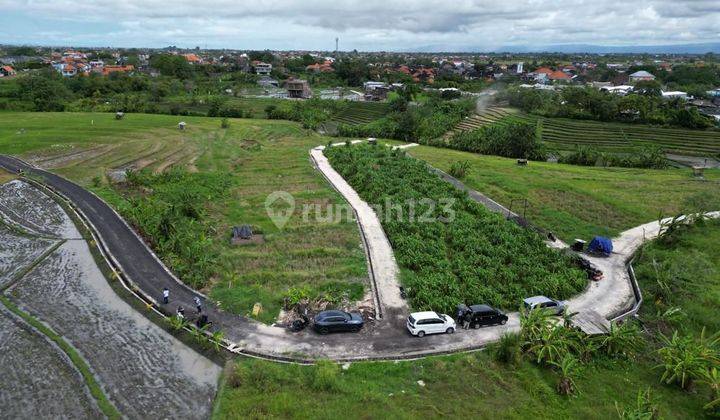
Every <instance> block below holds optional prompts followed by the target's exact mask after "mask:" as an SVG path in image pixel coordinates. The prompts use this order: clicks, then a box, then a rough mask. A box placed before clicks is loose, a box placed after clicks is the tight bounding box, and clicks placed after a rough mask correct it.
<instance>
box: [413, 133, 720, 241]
mask: <svg viewBox="0 0 720 420" xmlns="http://www.w3.org/2000/svg"><path fill="white" fill-rule="evenodd" d="M407 151H408V153H410V155H412V156H414V157H417V158H419V159H422V160H425V161H427V162H428V163H429V164H431V165H433V166H435V167H437V168H439V169H441V170H443V171H445V172H447V171H449V169H450V165H452V163H453V162H456V161H468V162H470V171H469V174H468V175H467V177H466V178H465V179H464V180H463V181H464V182H465V183H466V184H467V185H468V186H469V187H471V188H473V189H475V190H477V191H480V192H482V193H484V194H486V195H487V196H489V197H490V198H492V199H494V200H496V201H498V202H499V203H501V204H503V205H505V206H506V207H510V206H512V210H513V211H515V212H517V213H520V214H521V215H522V214H523V212H524V208H523V200H525V199H527V200H528V205H527V210H526V213H525V215H526V217H527V218H528V219H529V220H530V221H531V222H532V223H535V224H536V225H539V226H541V227H544V228H546V229H549V230H550V231H552V232H554V233H555V234H556V235H558V236H559V237H560V238H562V239H563V240H565V241H572V240H573V239H574V238H584V239H591V238H592V237H593V236H594V235H609V236H615V235H617V234H618V233H620V232H622V231H624V230H626V229H629V228H631V227H634V226H637V225H639V224H642V223H647V222H650V221H652V220H656V219H657V218H658V217H659V216H661V215H662V216H674V215H676V214H677V213H679V212H682V211H683V210H684V209H686V208H687V204H688V201H689V200H694V201H697V200H705V201H708V200H709V201H713V202H714V206H715V207H717V209H720V194H718V192H719V191H720V171H718V170H708V171H706V173H705V180H698V179H695V178H693V177H692V175H691V170H690V169H667V170H655V169H630V168H595V167H581V166H572V165H562V164H554V163H544V162H530V165H528V166H526V167H522V166H518V165H517V164H516V162H515V160H514V159H507V158H500V157H495V156H481V155H476V154H473V153H468V152H460V151H454V150H449V149H442V148H434V147H428V146H418V147H413V148H410V149H407Z"/></svg>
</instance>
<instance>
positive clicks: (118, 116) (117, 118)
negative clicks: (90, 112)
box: [115, 112, 125, 120]
mask: <svg viewBox="0 0 720 420" xmlns="http://www.w3.org/2000/svg"><path fill="white" fill-rule="evenodd" d="M124 117H125V113H124V112H116V113H115V119H116V120H122V119H123V118H124Z"/></svg>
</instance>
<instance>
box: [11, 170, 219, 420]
mask: <svg viewBox="0 0 720 420" xmlns="http://www.w3.org/2000/svg"><path fill="white" fill-rule="evenodd" d="M7 210H10V211H11V212H12V213H13V214H12V215H11V216H8V214H6V213H5V211H7ZM0 216H2V217H3V218H4V219H5V220H12V222H11V223H13V225H12V228H11V227H10V225H9V224H8V225H0V241H1V242H0V261H2V263H0V289H1V290H2V293H3V295H2V299H3V302H2V304H0V374H1V375H2V377H3V381H0V382H1V383H0V407H2V408H3V416H2V417H5V415H6V414H7V415H8V418H18V417H19V418H99V417H101V415H100V414H98V412H97V411H98V408H97V404H95V400H94V399H93V398H92V397H89V395H88V391H87V390H86V389H87V388H86V386H85V383H83V378H84V377H81V376H80V374H79V373H78V370H77V367H78V364H77V361H75V360H73V361H72V362H71V359H70V358H68V356H67V354H69V353H68V352H67V350H66V349H65V348H62V350H61V349H60V347H59V346H56V345H54V344H51V342H50V341H49V340H47V339H46V338H45V337H46V336H47V337H50V336H51V335H50V333H48V332H47V331H43V332H42V333H41V332H37V331H35V330H34V329H33V328H31V327H30V326H29V325H28V324H27V322H24V321H26V319H25V320H22V319H20V318H19V317H18V316H16V315H14V314H11V313H10V311H6V309H5V306H7V307H8V308H11V307H19V309H18V308H16V309H15V310H14V311H20V312H21V313H24V314H25V315H23V316H27V317H28V318H31V319H35V320H36V321H38V322H42V323H43V325H44V326H45V328H47V329H50V330H52V333H53V334H57V336H58V337H61V339H60V340H62V341H64V342H67V343H68V345H69V346H72V348H73V349H75V351H77V353H78V354H79V355H80V356H79V357H81V358H82V360H84V363H87V365H88V369H87V370H89V372H90V373H88V375H91V376H92V377H94V378H95V381H96V382H97V383H99V384H101V388H102V393H104V394H105V395H106V396H107V398H108V400H109V401H110V404H112V405H113V406H114V407H115V408H117V409H118V410H119V411H120V412H121V413H122V415H123V416H125V417H127V418H148V417H151V418H175V417H182V418H197V419H201V418H208V417H209V415H210V410H211V407H212V399H213V397H214V394H215V387H216V383H217V379H218V376H219V374H220V367H218V366H217V365H215V364H213V363H212V362H211V361H209V360H207V359H205V358H204V357H202V356H200V355H199V354H197V353H195V352H194V351H193V350H191V349H190V348H188V347H186V346H185V345H184V344H182V343H181V342H180V341H179V340H177V339H176V338H175V337H173V336H172V335H170V334H169V333H167V332H166V331H165V330H163V329H162V328H160V327H159V326H157V325H156V324H154V323H152V322H151V321H150V320H148V319H147V318H145V317H144V316H143V315H142V314H141V313H139V312H138V311H136V310H135V309H134V308H133V307H131V306H130V305H129V304H128V303H126V302H125V301H123V300H122V299H121V298H120V297H118V296H117V295H116V294H115V292H114V290H113V289H112V287H111V286H110V284H108V280H106V278H105V277H104V276H103V274H102V272H101V271H100V269H99V268H98V266H97V265H96V263H95V260H94V258H93V256H92V255H91V254H90V249H89V247H88V244H87V242H85V240H83V239H81V238H80V235H79V233H78V232H77V229H75V227H74V225H73V223H72V221H71V220H70V218H69V217H68V216H67V214H66V213H65V212H64V211H63V210H62V208H61V207H60V206H59V205H58V204H57V203H55V201H53V200H52V199H51V198H50V197H48V196H47V195H45V194H44V193H43V192H41V191H40V190H37V189H35V187H33V186H31V185H30V184H27V183H25V182H21V181H10V182H9V183H6V184H3V185H1V186H0ZM41 220H47V222H48V225H47V227H46V229H45V230H44V231H43V232H42V233H41V234H42V235H51V234H52V235H56V240H55V241H54V243H55V244H57V245H59V246H55V247H50V248H48V247H49V245H50V244H51V243H52V242H51V241H50V240H48V239H45V237H44V236H43V237H37V236H36V234H34V233H31V232H35V231H36V230H38V229H36V228H37V226H38V224H40V223H41ZM12 229H14V230H12ZM21 232H30V233H25V234H23V233H21ZM18 238H20V239H22V241H20V239H18ZM6 260H9V261H10V262H11V265H10V266H8V265H7V264H6V263H5V262H6ZM18 267H19V270H18V269H17V268H18ZM10 303H12V306H11V305H10ZM11 310H12V309H11ZM43 334H45V335H43ZM53 340H55V339H53ZM118 361H121V362H122V363H121V366H120V365H119V364H118ZM26 365H29V366H26ZM85 382H86V383H87V381H85ZM6 410H7V411H6Z"/></svg>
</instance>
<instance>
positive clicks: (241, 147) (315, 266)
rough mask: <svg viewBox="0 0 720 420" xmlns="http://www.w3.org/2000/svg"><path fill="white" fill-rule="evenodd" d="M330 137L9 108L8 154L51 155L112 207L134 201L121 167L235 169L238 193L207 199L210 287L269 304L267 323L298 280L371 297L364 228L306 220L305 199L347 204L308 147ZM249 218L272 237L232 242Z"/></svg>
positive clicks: (0, 120)
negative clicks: (271, 197) (119, 174)
mask: <svg viewBox="0 0 720 420" xmlns="http://www.w3.org/2000/svg"><path fill="white" fill-rule="evenodd" d="M179 121H185V122H186V123H187V128H186V129H185V130H183V131H180V130H178V129H177V123H178V122H179ZM325 143H327V140H326V139H324V138H322V137H320V136H318V135H316V134H315V133H313V132H310V131H307V130H303V129H302V128H300V126H299V125H298V124H296V123H291V122H286V121H267V120H250V119H238V120H231V122H230V127H229V128H227V129H222V128H221V127H220V119H219V118H202V117H186V116H183V117H180V116H167V115H145V114H127V115H126V116H125V118H124V119H123V120H120V121H117V120H115V118H114V115H113V114H100V113H0V152H2V153H10V154H15V155H19V156H21V157H24V158H28V159H30V158H33V159H48V160H45V161H40V162H39V164H40V165H41V166H43V165H44V163H51V165H50V166H51V167H52V170H53V171H56V172H58V173H60V174H62V175H64V176H67V177H69V178H70V179H73V180H75V181H77V182H79V183H80V184H82V185H85V186H86V187H89V188H91V189H93V190H95V191H96V192H98V193H99V194H101V195H102V196H103V197H104V198H106V199H107V200H108V201H109V202H110V203H111V204H112V203H114V204H116V205H120V204H121V203H122V200H125V199H126V197H124V196H123V194H124V191H122V190H118V189H115V188H112V187H110V186H109V185H108V183H107V180H106V179H105V178H106V177H105V174H106V173H107V172H108V171H109V170H111V169H113V168H120V167H124V166H126V165H130V164H133V165H139V166H142V167H145V168H147V169H148V170H151V171H154V172H162V171H165V170H167V169H168V168H171V167H181V168H187V169H188V170H190V171H198V172H200V173H219V172H221V173H227V174H228V176H229V177H231V183H230V184H231V185H232V186H231V187H230V190H229V191H228V192H227V194H226V195H225V196H223V197H222V198H219V199H217V200H214V201H212V202H208V203H206V204H205V208H206V210H207V221H208V223H209V224H210V226H211V232H212V233H211V238H210V239H211V240H212V247H213V249H214V250H215V251H217V252H219V254H220V260H219V261H220V262H219V264H218V266H217V267H216V270H215V272H213V273H212V275H211V276H210V278H208V281H207V284H208V286H207V288H206V290H204V291H205V292H208V293H209V294H210V296H211V297H213V298H214V299H216V300H218V301H219V302H220V303H221V305H222V306H223V307H224V308H226V309H227V310H230V311H233V312H236V313H240V314H246V313H249V312H250V311H251V309H252V307H253V305H254V304H255V303H256V302H260V303H261V304H262V305H263V309H264V310H263V312H261V314H260V316H259V318H260V319H261V320H263V321H265V322H271V321H272V320H274V319H275V318H276V316H277V314H278V311H279V309H280V307H281V305H282V300H283V296H284V294H285V292H286V291H287V290H288V288H289V287H292V286H307V287H308V288H310V289H311V291H314V292H317V293H325V292H327V293H331V294H334V295H338V294H341V293H344V294H346V295H347V296H348V297H349V298H350V299H351V300H358V299H360V298H362V296H363V293H364V290H365V284H366V282H367V271H366V270H367V269H366V264H365V258H364V253H363V250H362V246H361V241H360V237H359V233H358V229H357V225H356V224H355V223H354V222H343V223H332V222H323V221H316V220H315V219H314V218H310V219H309V220H307V221H303V217H301V214H302V213H301V211H302V208H303V205H304V204H311V203H318V204H331V203H341V202H342V198H341V197H340V196H339V194H337V193H336V192H335V191H334V190H333V189H332V188H331V187H330V186H329V185H328V184H327V182H326V181H325V180H324V178H323V177H322V175H321V174H320V173H319V172H317V171H316V170H315V169H314V168H313V167H312V165H310V163H309V154H308V150H309V149H310V148H311V147H314V146H316V145H319V144H325ZM58 156H60V158H58ZM63 156H64V157H63ZM278 190H281V191H287V192H289V193H291V194H293V196H294V198H295V201H296V204H295V213H294V215H293V217H292V218H291V219H290V221H289V222H288V224H287V225H286V226H285V227H284V229H278V228H277V227H276V226H275V225H274V224H273V223H272V221H271V220H270V218H269V217H268V215H267V213H266V210H265V199H266V197H267V196H268V194H270V193H272V192H274V191H278ZM241 224H251V225H253V226H255V227H256V231H258V232H260V233H262V234H263V235H264V243H261V244H254V245H245V246H231V245H230V243H229V241H230V229H231V227H232V226H237V225H241Z"/></svg>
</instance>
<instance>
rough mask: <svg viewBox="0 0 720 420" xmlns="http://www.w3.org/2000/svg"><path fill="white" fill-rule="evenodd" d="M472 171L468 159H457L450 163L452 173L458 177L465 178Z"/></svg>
mask: <svg viewBox="0 0 720 420" xmlns="http://www.w3.org/2000/svg"><path fill="white" fill-rule="evenodd" d="M468 172H470V162H469V161H467V160H463V161H456V162H453V163H452V165H450V172H449V173H450V175H451V176H454V177H455V178H457V179H463V178H465V177H466V176H467V174H468Z"/></svg>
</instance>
